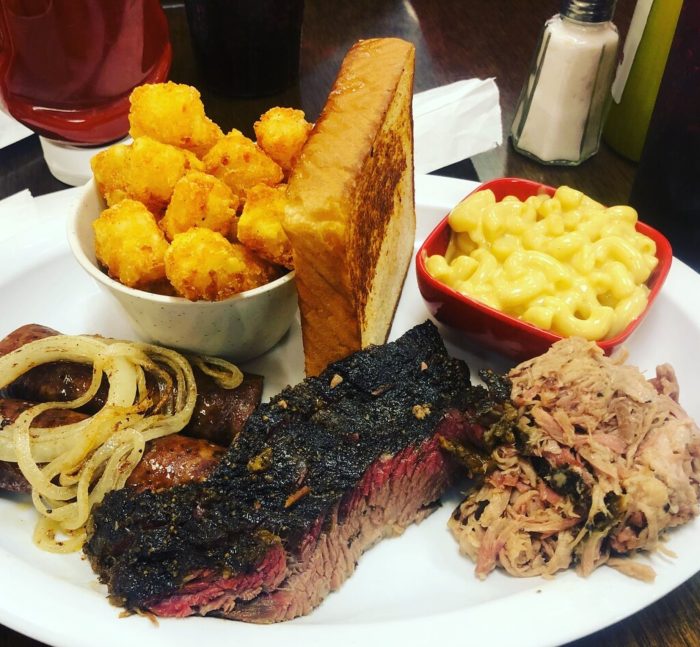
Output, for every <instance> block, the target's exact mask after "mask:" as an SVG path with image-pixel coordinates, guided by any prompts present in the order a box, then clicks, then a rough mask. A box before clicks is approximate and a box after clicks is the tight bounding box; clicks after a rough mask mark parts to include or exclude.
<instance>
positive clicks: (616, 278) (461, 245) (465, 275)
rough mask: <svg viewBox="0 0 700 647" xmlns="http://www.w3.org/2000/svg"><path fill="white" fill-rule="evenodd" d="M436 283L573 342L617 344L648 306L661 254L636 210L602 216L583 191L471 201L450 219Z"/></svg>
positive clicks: (435, 264) (433, 269)
mask: <svg viewBox="0 0 700 647" xmlns="http://www.w3.org/2000/svg"><path fill="white" fill-rule="evenodd" d="M448 221H449V224H450V227H451V229H452V234H451V237H450V243H449V245H448V247H447V251H446V253H445V256H440V255H435V256H430V257H429V258H427V259H426V269H427V270H428V273H429V274H430V275H431V276H433V278H435V279H437V280H438V281H441V282H443V283H445V284H447V285H448V286H450V287H451V288H453V289H455V290H457V291H458V292H461V293H462V294H465V295H467V296H469V297H472V298H474V299H477V300H479V301H481V302H482V303H485V304H486V305H488V306H491V307H492V308H495V309H497V310H500V311H502V312H505V313H506V314H509V315H513V316H516V317H518V318H520V319H522V320H523V321H527V322H529V323H531V324H534V325H535V326H538V327H540V328H544V329H546V330H552V331H554V332H557V333H559V334H561V335H564V336H566V337H570V336H580V337H584V338H586V339H589V340H599V339H605V338H609V337H613V336H615V335H616V334H618V333H619V332H621V331H622V330H623V329H624V328H625V327H626V326H627V325H628V324H629V323H630V322H631V321H632V320H633V319H635V318H636V317H638V316H639V315H640V314H641V313H642V311H643V310H644V308H645V307H646V304H647V299H648V294H649V289H648V288H647V286H646V285H645V281H646V280H647V279H648V278H649V276H650V274H651V272H652V271H653V269H654V268H655V267H656V264H657V262H658V259H657V258H656V245H655V243H654V241H653V240H651V239H650V238H649V237H647V236H645V235H643V234H641V233H639V232H638V231H637V230H636V229H635V224H636V222H637V212H636V211H635V210H634V209H633V208H632V207H627V206H616V207H610V208H605V207H603V206H602V205H601V204H599V203H597V202H595V201H594V200H592V199H591V198H589V197H588V196H586V195H584V194H583V193H581V192H580V191H576V190H575V189H572V188H570V187H567V186H561V187H559V188H558V189H557V190H556V192H555V194H554V196H552V197H549V196H547V195H537V196H531V197H529V198H527V199H526V200H525V201H524V202H521V201H520V200H519V199H518V198H515V197H513V196H508V197H506V198H504V199H503V200H502V201H500V202H497V201H496V198H495V196H494V194H493V192H492V191H490V190H484V191H478V192H476V193H473V194H472V195H470V196H468V197H467V198H465V199H464V200H463V201H462V202H460V203H459V204H458V205H457V206H456V207H455V208H454V209H453V210H452V212H451V213H450V215H449V218H448Z"/></svg>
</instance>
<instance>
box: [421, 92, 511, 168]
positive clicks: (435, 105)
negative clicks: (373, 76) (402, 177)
mask: <svg viewBox="0 0 700 647" xmlns="http://www.w3.org/2000/svg"><path fill="white" fill-rule="evenodd" d="M413 131H414V132H413V137H414V146H415V159H414V163H415V169H416V174H417V175H418V174H421V173H430V172H431V171H435V170H436V169H439V168H442V167H444V166H448V165H450V164H454V163H455V162H459V161H461V160H463V159H467V158H469V157H472V156H473V155H476V154H477V153H483V152H484V151H487V150H490V149H492V148H495V147H496V146H498V145H500V144H501V142H502V141H503V132H502V127H501V107H500V104H499V101H498V86H497V85H496V82H495V80H494V79H485V80H481V79H468V80H466V81H457V82H456V83H451V84H450V85H444V86H442V87H439V88H433V89H432V90H427V91H425V92H420V93H418V94H416V95H415V96H414V97H413Z"/></svg>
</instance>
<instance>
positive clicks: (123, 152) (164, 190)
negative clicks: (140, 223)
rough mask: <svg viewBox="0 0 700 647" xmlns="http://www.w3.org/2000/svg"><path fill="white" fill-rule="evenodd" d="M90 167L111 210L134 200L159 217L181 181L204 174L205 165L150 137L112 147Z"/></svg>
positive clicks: (98, 155)
mask: <svg viewBox="0 0 700 647" xmlns="http://www.w3.org/2000/svg"><path fill="white" fill-rule="evenodd" d="M90 163H91V165H92V172H93V174H94V175H95V181H96V182H97V187H98V189H99V191H100V193H101V194H102V195H103V196H104V198H105V200H106V201H107V204H108V205H109V206H112V205H115V204H117V203H118V202H120V201H121V200H124V199H125V198H131V199H132V200H138V201H139V202H142V203H143V204H145V205H146V207H147V208H148V209H149V210H150V211H151V212H152V213H154V214H155V215H156V216H158V217H160V216H161V215H162V213H163V211H164V210H165V208H166V206H167V204H168V202H169V200H170V196H171V195H172V193H173V189H174V188H175V184H176V183H177V181H178V180H179V179H180V178H181V177H182V176H183V175H184V174H185V173H186V172H187V171H189V170H192V169H195V170H202V162H201V161H200V160H199V159H197V157H196V156H195V155H193V154H192V153H190V152H189V151H184V150H181V149H179V148H175V147H174V146H170V145H168V144H162V143H161V142H158V141H156V140H155V139H151V138H150V137H139V138H138V139H135V140H134V142H133V143H132V144H117V145H115V146H111V147H110V148H108V149H107V150H104V151H102V152H101V153H98V154H97V155H95V156H94V157H93V158H92V160H90Z"/></svg>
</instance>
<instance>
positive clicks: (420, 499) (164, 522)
mask: <svg viewBox="0 0 700 647" xmlns="http://www.w3.org/2000/svg"><path fill="white" fill-rule="evenodd" d="M486 401H487V394H486V392H485V390H484V389H481V388H478V387H476V388H475V387H472V386H471V383H470V381H469V371H468V368H467V366H466V365H465V364H464V363H463V362H461V361H458V360H454V359H451V358H450V357H448V355H447V353H446V351H445V348H444V346H443V344H442V340H441V339H440V336H439V334H438V333H437V330H436V329H435V327H434V326H433V325H432V324H430V323H426V324H423V325H421V326H417V327H416V328H414V329H412V330H411V331H409V332H408V333H406V334H405V335H404V336H403V337H402V338H401V339H399V340H398V341H396V342H394V343H391V344H387V345H385V346H377V347H371V348H369V349H367V350H365V351H361V352H358V353H355V354H354V355H352V356H350V357H348V358H346V359H344V360H341V361H339V362H337V363H335V364H332V365H331V366H330V367H329V368H328V369H326V371H325V372H324V373H322V374H321V375H319V376H318V377H316V378H309V379H307V380H305V381H304V382H302V383H301V384H299V385H297V386H295V387H291V388H287V389H285V390H284V391H282V392H281V393H280V394H279V395H277V396H276V397H274V398H273V399H272V400H271V401H270V402H269V403H267V404H263V405H261V406H260V407H258V409H257V410H256V411H255V412H254V413H253V415H252V416H251V417H250V418H249V420H248V422H247V424H246V427H245V429H244V431H243V433H241V434H240V436H238V438H237V439H236V440H235V441H234V444H233V445H232V446H231V447H230V448H229V450H228V452H227V453H226V454H225V455H224V457H223V459H222V461H221V462H220V463H219V465H218V467H217V468H216V469H215V470H214V472H213V473H212V475H211V476H210V477H209V478H208V479H207V480H206V481H204V482H202V483H192V484H188V485H183V486H179V487H175V488H172V489H169V490H166V491H163V492H157V493H154V492H142V493H136V492H134V491H133V490H130V489H129V488H125V489H123V490H120V491H117V492H113V493H111V494H110V495H108V496H107V497H106V498H105V500H104V502H103V503H102V504H101V505H100V506H99V507H98V508H97V509H96V511H95V513H94V515H93V521H92V528H91V530H90V537H89V540H88V542H87V544H86V546H85V552H86V554H87V556H88V557H89V559H90V562H91V563H92V566H93V568H94V569H95V571H96V572H97V573H98V574H99V576H100V579H101V580H102V581H103V582H105V583H106V584H107V585H108V587H109V592H110V595H111V597H112V598H113V599H114V600H115V601H116V602H118V603H119V604H121V605H124V606H126V607H127V608H128V609H131V610H150V611H151V612H154V613H156V614H158V615H162V616H187V615H191V614H200V615H207V614H211V615H218V616H225V617H228V618H235V619H240V620H245V621H251V622H276V621H281V620H287V619H290V618H294V617H296V616H299V615H302V614H305V613H308V612H309V611H311V610H312V609H313V608H314V607H315V606H317V605H318V604H319V603H320V602H321V601H322V600H323V598H324V597H325V596H326V595H327V594H328V593H329V592H330V591H333V590H334V589H337V588H338V587H339V586H340V585H341V584H342V582H343V581H344V580H345V579H346V578H347V577H348V576H349V575H350V574H351V573H352V572H353V570H354V568H355V564H356V561H357V559H358V558H359V556H360V555H361V554H362V553H363V552H364V551H365V550H366V549H367V548H369V547H370V546H372V545H373V544H374V543H376V542H377V541H379V540H380V539H382V538H383V537H386V536H389V535H394V534H398V533H400V532H401V531H402V530H403V529H404V528H405V527H406V526H408V525H410V524H411V523H413V522H416V521H419V520H421V519H422V518H424V517H425V516H426V515H428V514H429V513H430V512H431V510H432V509H434V507H435V506H436V504H437V502H438V498H439V497H440V495H441V494H442V492H443V491H444V489H445V487H446V485H447V483H448V480H449V473H450V469H449V466H448V464H447V462H446V461H447V460H448V459H447V458H445V456H444V455H443V453H442V452H441V451H440V441H439V437H440V436H444V437H446V438H448V439H450V438H458V437H461V436H463V435H464V434H465V433H466V429H465V427H466V426H467V425H468V424H469V423H468V422H467V417H466V416H464V415H463V414H462V413H461V412H463V411H465V410H476V409H479V408H481V407H483V406H485V403H486Z"/></svg>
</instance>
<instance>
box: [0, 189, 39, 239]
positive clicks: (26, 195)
mask: <svg viewBox="0 0 700 647" xmlns="http://www.w3.org/2000/svg"><path fill="white" fill-rule="evenodd" d="M36 224H37V209H36V204H35V203H34V198H33V197H32V194H31V193H30V192H29V189H24V191H20V192H19V193H15V194H14V195H11V196H10V197H9V198H5V199H4V200H0V243H4V242H5V241H7V240H9V239H10V238H12V237H13V236H15V235H16V234H17V233H18V232H21V231H24V230H25V229H27V228H28V227H32V226H36Z"/></svg>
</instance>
